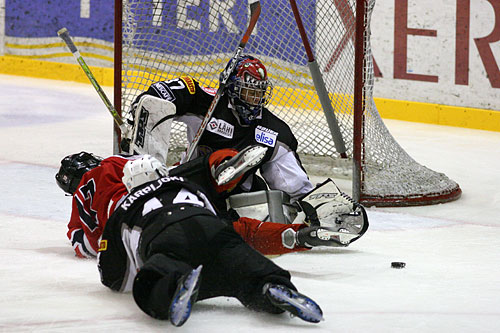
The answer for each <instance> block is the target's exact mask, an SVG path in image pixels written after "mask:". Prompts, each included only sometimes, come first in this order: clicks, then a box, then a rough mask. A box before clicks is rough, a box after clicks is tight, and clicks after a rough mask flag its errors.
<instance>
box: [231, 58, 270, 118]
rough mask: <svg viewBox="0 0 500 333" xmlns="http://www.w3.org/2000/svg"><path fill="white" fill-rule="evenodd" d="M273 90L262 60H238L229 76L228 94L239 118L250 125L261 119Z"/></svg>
mask: <svg viewBox="0 0 500 333" xmlns="http://www.w3.org/2000/svg"><path fill="white" fill-rule="evenodd" d="M272 88H273V87H272V84H271V83H270V82H269V80H268V78H267V70H266V67H264V65H263V64H262V62H260V60H258V59H256V58H254V57H252V56H248V55H247V56H243V57H241V58H240V59H239V60H238V62H237V64H236V67H235V69H234V71H233V72H232V73H231V74H230V75H229V79H228V81H227V87H226V92H227V94H228V97H229V101H230V102H231V104H232V105H233V107H234V109H235V111H236V115H237V117H239V119H240V120H241V121H242V122H243V123H244V124H247V125H248V124H251V123H252V122H253V121H255V119H257V118H259V117H260V115H261V113H262V107H263V106H265V105H266V104H267V103H268V102H269V100H270V98H271V94H272Z"/></svg>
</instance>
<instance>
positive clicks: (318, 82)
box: [290, 0, 347, 158]
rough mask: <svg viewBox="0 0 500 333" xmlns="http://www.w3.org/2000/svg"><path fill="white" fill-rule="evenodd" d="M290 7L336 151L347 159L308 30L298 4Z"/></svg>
mask: <svg viewBox="0 0 500 333" xmlns="http://www.w3.org/2000/svg"><path fill="white" fill-rule="evenodd" d="M290 5H291V6H292V11H293V15H294V16H295V22H297V26H298V28H299V32H300V37H301V38H302V43H303V44H304V48H305V49H306V53H307V59H308V61H309V63H308V64H307V65H308V67H309V71H310V72H311V76H312V79H313V82H314V86H315V87H316V91H317V93H318V97H319V101H320V103H321V106H322V107H323V112H324V114H325V117H326V121H327V122H328V127H329V128H330V134H331V135H332V139H333V142H334V143H335V149H337V151H338V152H339V153H340V157H342V158H347V154H346V151H347V149H346V147H345V143H344V139H343V138H342V133H341V132H340V128H339V124H338V122H337V118H336V117H335V112H334V111H333V108H332V103H331V101H330V97H329V96H328V91H327V90H326V87H325V82H324V81H323V77H322V76H321V72H320V70H319V67H318V63H317V62H316V60H315V59H314V54H313V52H312V49H311V45H310V44H309V40H308V39H307V34H306V30H305V29H304V24H303V23H302V19H301V18H300V13H299V9H298V8H297V2H296V1H295V0H290Z"/></svg>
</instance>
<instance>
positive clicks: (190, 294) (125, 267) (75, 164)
mask: <svg viewBox="0 0 500 333" xmlns="http://www.w3.org/2000/svg"><path fill="white" fill-rule="evenodd" d="M234 154H235V152H234V151H233V152H232V153H227V152H226V153H224V152H219V154H217V153H214V154H212V155H210V157H211V158H212V159H210V158H208V162H209V163H210V162H211V163H212V166H214V168H215V167H216V166H219V165H218V164H219V163H220V162H221V161H222V160H223V158H222V157H223V156H225V157H228V156H233V155H234ZM245 155H246V154H244V152H242V154H238V155H236V156H234V157H233V158H231V159H229V160H228V161H226V162H225V163H223V164H222V165H221V166H219V168H215V170H216V171H218V174H219V176H220V175H221V174H222V172H220V171H221V170H222V171H226V173H227V170H225V169H229V167H232V166H233V167H234V166H238V165H239V164H241V161H242V160H244V157H245ZM205 160H207V159H205ZM61 164H62V165H61V168H60V170H59V172H58V174H57V175H56V180H57V183H58V185H59V186H60V187H61V188H62V189H63V190H64V191H66V192H67V193H70V194H73V210H72V215H71V220H70V223H69V225H68V227H69V229H70V230H69V231H68V237H69V238H70V239H71V241H72V244H73V247H74V249H75V251H76V253H77V255H79V256H82V257H83V256H92V255H97V254H98V265H99V271H100V273H101V280H102V282H103V284H105V285H106V286H108V287H110V288H111V289H113V290H120V291H129V290H132V291H133V294H134V299H135V300H136V302H137V304H138V305H139V307H140V308H141V309H142V310H143V311H145V312H146V313H148V314H149V315H151V316H153V317H155V318H160V319H167V318H170V320H171V321H172V323H173V324H174V325H179V326H180V325H182V324H183V323H184V322H185V320H186V319H187V317H188V316H189V313H190V309H191V302H192V301H194V300H195V299H196V295H197V293H198V298H197V299H199V300H200V299H205V298H209V297H216V296H234V297H236V298H237V299H239V300H240V301H241V302H242V303H243V304H244V305H245V306H247V307H249V308H253V309H256V310H261V311H267V312H271V313H280V312H283V311H289V312H290V313H292V314H294V315H297V316H299V317H300V318H302V319H304V320H306V321H310V322H318V321H319V320H320V319H321V318H322V315H321V310H320V309H319V307H318V306H317V305H316V304H315V303H314V302H313V301H312V300H310V299H309V298H308V297H306V296H304V295H301V294H300V293H298V292H296V291H295V287H294V286H293V285H292V284H291V282H290V280H289V274H288V273H287V272H286V271H284V270H282V269H281V268H279V267H278V266H276V265H274V264H273V263H272V262H270V261H269V260H268V259H266V258H265V257H263V256H262V255H260V254H258V253H257V252H255V251H254V250H253V249H251V248H250V247H249V246H248V245H247V244H245V243H244V242H243V240H242V238H241V237H240V236H239V235H238V234H237V233H235V231H234V230H235V229H236V230H238V231H239V232H240V234H242V235H243V236H244V237H246V240H247V241H248V242H249V243H250V244H251V245H253V246H254V247H256V248H261V249H264V252H265V250H266V249H268V250H269V249H271V248H273V247H275V250H273V251H277V252H281V253H285V252H289V251H292V249H291V248H294V247H295V249H294V250H295V251H297V250H300V249H301V248H302V249H305V247H304V246H307V245H310V244H306V242H309V243H314V244H316V245H334V244H337V243H340V244H341V243H342V241H343V242H346V241H350V240H353V239H356V238H359V236H360V235H357V234H349V233H337V232H332V231H331V230H329V228H323V227H318V226H313V227H307V226H305V225H293V226H287V225H280V224H276V223H260V221H255V220H250V219H240V220H239V221H237V222H235V223H233V224H232V225H231V224H227V223H226V222H224V221H223V220H222V219H221V218H219V217H217V213H216V208H215V207H214V205H213V204H212V203H211V202H210V200H209V199H208V196H209V194H206V193H205V192H204V190H203V189H202V188H201V187H200V186H198V185H196V184H194V183H193V182H190V181H187V180H186V179H184V178H182V177H179V176H172V175H170V176H169V177H167V176H166V174H167V172H168V171H167V169H166V167H165V166H164V165H163V164H161V163H159V162H158V161H157V160H156V159H154V158H152V157H150V156H130V157H124V156H112V157H109V158H107V159H104V160H102V161H101V159H99V158H96V157H95V156H93V155H91V154H88V153H83V152H82V153H80V154H74V155H70V156H68V157H66V158H65V159H63V161H62V162H61ZM243 164H244V163H243ZM221 167H222V168H221ZM236 169H237V168H236ZM242 171H244V170H240V172H239V173H233V176H235V177H241V172H242ZM170 173H171V174H172V173H175V169H173V170H170ZM217 178H220V177H217ZM226 180H227V182H226V185H225V186H229V187H230V186H234V184H235V183H236V182H237V178H236V179H231V177H229V178H227V177H226ZM231 181H232V182H233V185H232V184H231ZM217 188H218V189H219V187H217ZM219 190H220V189H219ZM257 222H258V224H259V225H256V223H257ZM267 227H269V229H267ZM266 230H267V231H266ZM287 230H291V232H292V233H288V234H287V235H288V236H287V237H288V238H290V239H288V240H287V241H291V242H290V243H286V241H285V238H287V237H285V236H283V235H284V231H287ZM302 230H306V232H305V233H301V231H302ZM307 230H311V231H314V232H312V233H309V232H307ZM320 230H324V231H325V232H327V233H328V232H329V233H330V234H331V236H328V237H327V239H324V240H323V239H321V238H319V235H320V234H321V232H318V231H320ZM276 231H277V232H276ZM280 232H281V235H282V236H283V240H282V239H281V238H282V237H280V236H279V235H280ZM276 235H277V237H276ZM291 235H293V237H290V236H291ZM343 236H346V237H347V238H346V239H343V238H342V237H343ZM273 237H274V238H275V239H273ZM259 238H261V239H260V240H259ZM266 239H267V240H269V242H267V241H265V240H266ZM99 240H100V242H99ZM98 242H99V247H98V245H97V244H98ZM284 244H289V245H290V244H293V245H292V246H288V248H287V247H286V246H284ZM273 251H271V252H273ZM200 265H203V266H204V268H203V270H202V269H201V266H200ZM195 267H196V268H195ZM193 268H195V269H193ZM137 272H138V273H137ZM200 272H202V274H201V276H202V280H201V281H204V282H201V284H199V282H198V281H199V276H200ZM136 273H137V274H136ZM198 290H199V292H198ZM181 296H182V297H181ZM184 301H185V302H184Z"/></svg>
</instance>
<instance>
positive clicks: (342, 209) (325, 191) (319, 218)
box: [293, 179, 369, 246]
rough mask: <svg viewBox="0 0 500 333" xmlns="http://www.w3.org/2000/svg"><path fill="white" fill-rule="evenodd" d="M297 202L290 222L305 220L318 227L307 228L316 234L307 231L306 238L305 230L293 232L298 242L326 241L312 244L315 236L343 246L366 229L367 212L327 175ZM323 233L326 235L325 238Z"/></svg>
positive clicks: (304, 221) (358, 236)
mask: <svg viewBox="0 0 500 333" xmlns="http://www.w3.org/2000/svg"><path fill="white" fill-rule="evenodd" d="M297 206H298V207H299V213H298V214H297V217H296V218H295V220H294V222H293V223H305V224H307V225H309V226H310V227H316V228H320V229H321V230H320V229H317V230H314V229H311V232H312V231H316V234H317V235H319V236H317V235H315V234H314V233H313V234H311V233H309V237H310V239H309V240H307V237H306V236H305V232H304V237H300V235H297V239H299V238H301V240H298V241H297V242H298V244H299V243H301V242H303V243H308V244H310V245H311V246H318V245H326V244H318V245H315V244H313V243H315V242H319V241H316V240H315V239H318V240H321V241H325V240H327V241H330V242H334V243H339V244H341V245H340V246H347V245H348V244H350V243H352V242H354V241H355V240H357V239H359V238H360V237H361V236H363V234H364V233H365V232H366V230H367V229H368V225H369V223H368V216H367V215H366V211H365V209H364V207H363V206H362V205H360V204H358V203H356V202H354V200H352V199H351V197H349V196H348V195H347V194H345V193H344V192H342V191H341V190H340V189H339V188H338V187H337V185H335V183H334V182H333V180H331V179H327V180H326V181H325V182H323V183H321V184H319V185H317V186H316V187H315V188H314V189H313V190H312V191H310V192H309V193H307V194H306V195H304V196H302V198H300V199H299V200H298V201H297ZM306 229H307V228H306ZM323 230H325V231H323ZM299 232H300V231H299ZM333 233H336V234H333ZM337 234H338V235H337ZM327 235H330V238H329V239H328V236H327ZM311 237H312V238H311ZM311 242H312V243H311ZM319 243H321V242H319Z"/></svg>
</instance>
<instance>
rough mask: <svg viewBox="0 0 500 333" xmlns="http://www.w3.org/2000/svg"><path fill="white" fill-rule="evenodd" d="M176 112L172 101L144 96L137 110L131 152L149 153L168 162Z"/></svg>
mask: <svg viewBox="0 0 500 333" xmlns="http://www.w3.org/2000/svg"><path fill="white" fill-rule="evenodd" d="M175 112H176V107H175V104H173V103H172V102H169V101H167V100H164V99H161V98H158V97H155V96H151V95H144V96H142V97H141V99H140V100H139V103H138V105H137V107H136V110H135V116H134V127H133V129H132V133H133V134H132V139H131V142H130V148H129V152H130V153H131V154H135V153H138V154H149V155H152V156H154V157H156V158H157V159H158V160H159V161H160V162H163V163H166V162H167V154H168V148H169V146H170V130H171V126H172V121H173V118H174V116H175Z"/></svg>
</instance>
